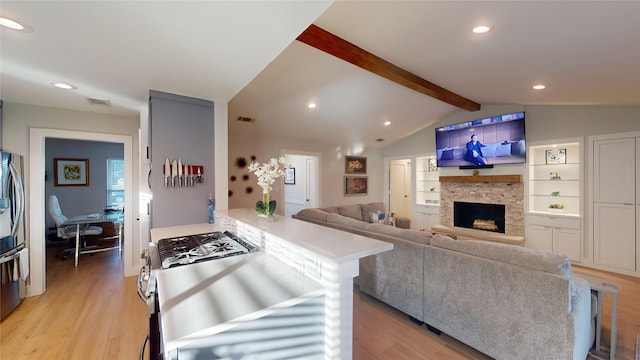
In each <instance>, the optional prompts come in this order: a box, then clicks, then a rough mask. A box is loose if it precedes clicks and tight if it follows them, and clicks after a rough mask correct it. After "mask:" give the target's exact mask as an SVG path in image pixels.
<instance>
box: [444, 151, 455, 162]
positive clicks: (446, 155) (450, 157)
mask: <svg viewBox="0 0 640 360" xmlns="http://www.w3.org/2000/svg"><path fill="white" fill-rule="evenodd" d="M442 160H453V149H449V150H445V151H443V152H442Z"/></svg>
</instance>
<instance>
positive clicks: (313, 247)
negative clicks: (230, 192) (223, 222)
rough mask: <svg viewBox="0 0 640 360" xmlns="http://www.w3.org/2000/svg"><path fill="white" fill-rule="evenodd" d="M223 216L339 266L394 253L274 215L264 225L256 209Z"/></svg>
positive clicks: (365, 240)
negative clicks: (384, 253)
mask: <svg viewBox="0 0 640 360" xmlns="http://www.w3.org/2000/svg"><path fill="white" fill-rule="evenodd" d="M222 212H223V213H225V214H227V215H228V216H230V217H232V218H234V219H237V220H239V221H241V222H243V223H246V224H248V225H251V226H253V227H256V228H258V229H260V230H262V231H264V232H267V233H269V234H272V235H274V236H276V237H278V238H280V239H283V240H286V241H287V242H289V243H290V244H294V245H297V246H299V247H301V248H304V249H306V250H309V251H311V252H313V253H314V254H316V255H318V256H321V257H322V258H324V259H326V260H329V261H331V262H335V263H338V264H341V263H344V262H348V261H353V260H357V259H360V258H363V257H365V256H369V255H374V254H378V253H381V252H385V251H388V250H392V249H393V244H391V243H388V242H384V241H380V240H375V239H371V238H368V237H364V236H360V235H356V234H351V233H348V232H346V231H341V230H336V229H333V228H330V227H327V226H322V225H317V224H313V223H310V222H306V221H302V220H297V219H292V218H286V217H284V216H279V215H275V218H276V220H275V221H272V222H269V221H264V220H262V219H258V217H257V216H256V212H255V210H253V209H231V210H222Z"/></svg>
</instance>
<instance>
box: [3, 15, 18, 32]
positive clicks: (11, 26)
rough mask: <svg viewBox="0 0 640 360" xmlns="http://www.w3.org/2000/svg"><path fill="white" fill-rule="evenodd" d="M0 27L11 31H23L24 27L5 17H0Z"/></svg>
mask: <svg viewBox="0 0 640 360" xmlns="http://www.w3.org/2000/svg"><path fill="white" fill-rule="evenodd" d="M0 25H2V26H4V27H6V28H9V29H13V30H24V25H22V24H20V23H19V22H17V21H14V20H11V19H7V18H6V17H0Z"/></svg>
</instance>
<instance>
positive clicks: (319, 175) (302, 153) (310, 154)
mask: <svg viewBox="0 0 640 360" xmlns="http://www.w3.org/2000/svg"><path fill="white" fill-rule="evenodd" d="M280 155H282V156H286V155H300V156H308V157H314V158H316V161H317V164H316V181H315V184H316V189H315V195H316V196H317V199H316V202H317V204H318V206H322V201H321V200H320V199H322V185H321V183H322V167H321V166H320V164H321V163H322V154H321V153H317V152H309V151H299V150H281V151H280ZM300 170H302V169H300ZM305 171H306V169H305ZM308 183H309V180H308V179H307V184H308ZM307 184H305V186H307ZM282 196H283V197H284V196H285V192H284V191H283V192H282ZM282 203H283V204H285V203H286V199H284V198H283V199H282ZM305 206H306V204H305Z"/></svg>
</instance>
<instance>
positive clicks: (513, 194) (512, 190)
mask: <svg viewBox="0 0 640 360" xmlns="http://www.w3.org/2000/svg"><path fill="white" fill-rule="evenodd" d="M440 196H441V199H440V200H441V204H440V223H441V224H442V225H445V226H453V202H454V201H465V202H476V203H483V204H500V205H505V235H512V236H524V183H514V184H506V183H452V182H443V183H440Z"/></svg>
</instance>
